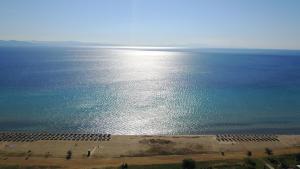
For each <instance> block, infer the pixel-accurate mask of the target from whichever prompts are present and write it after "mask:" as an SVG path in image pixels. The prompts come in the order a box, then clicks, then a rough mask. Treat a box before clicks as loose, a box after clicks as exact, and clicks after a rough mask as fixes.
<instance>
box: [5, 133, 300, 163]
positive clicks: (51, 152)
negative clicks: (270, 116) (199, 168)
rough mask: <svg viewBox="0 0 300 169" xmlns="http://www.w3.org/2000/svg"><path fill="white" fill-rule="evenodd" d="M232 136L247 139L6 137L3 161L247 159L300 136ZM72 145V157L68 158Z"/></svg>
mask: <svg viewBox="0 0 300 169" xmlns="http://www.w3.org/2000/svg"><path fill="white" fill-rule="evenodd" d="M222 136H223V135H222ZM224 136H226V135H224ZM232 136H234V137H237V138H244V141H242V140H240V139H239V140H240V141H218V139H217V136H216V135H190V136H185V135H181V136H179V135H178V136H176V135H174V136H150V135H140V136H138V135H112V136H111V139H110V140H106V141H70V140H40V141H32V142H7V141H5V142H4V141H2V142H0V157H1V158H0V164H6V165H10V164H11V165H25V166H32V165H38V166H43V165H45V166H60V167H63V168H75V169H76V168H78V169H79V168H104V167H109V166H114V167H115V166H119V165H120V164H122V163H123V162H126V163H129V164H130V165H147V164H165V163H180V162H181V161H182V160H183V159H185V158H192V159H194V160H196V161H213V160H238V159H244V158H246V157H247V152H248V151H251V152H252V156H253V157H264V156H267V154H266V152H265V151H266V150H265V149H266V148H269V149H271V150H272V152H273V154H274V155H281V154H294V153H299V152H300V136H299V135H278V136H277V135H276V138H277V139H278V141H276V140H274V141H272V140H265V141H263V140H256V139H253V140H251V139H248V141H247V138H259V137H263V136H262V135H232ZM272 137H273V136H272ZM255 140H256V141H255ZM69 150H70V151H72V157H71V158H70V159H69V160H67V159H66V156H67V151H69ZM88 151H89V153H90V156H89V157H88Z"/></svg>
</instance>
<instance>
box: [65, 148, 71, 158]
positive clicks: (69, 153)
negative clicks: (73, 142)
mask: <svg viewBox="0 0 300 169" xmlns="http://www.w3.org/2000/svg"><path fill="white" fill-rule="evenodd" d="M71 158H72V151H71V150H69V151H68V152H67V156H66V159H67V160H70V159H71Z"/></svg>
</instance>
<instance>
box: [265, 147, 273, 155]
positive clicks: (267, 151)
mask: <svg viewBox="0 0 300 169" xmlns="http://www.w3.org/2000/svg"><path fill="white" fill-rule="evenodd" d="M265 150H266V153H267V154H268V155H272V154H273V151H272V150H271V149H269V148H266V149H265Z"/></svg>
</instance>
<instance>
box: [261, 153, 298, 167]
mask: <svg viewBox="0 0 300 169" xmlns="http://www.w3.org/2000/svg"><path fill="white" fill-rule="evenodd" d="M298 157H299V154H293V155H281V156H270V157H268V158H266V159H265V161H266V162H268V163H270V164H271V165H272V166H273V167H274V168H289V167H291V168H295V166H296V165H297V164H299V162H300V161H298V160H299V159H298Z"/></svg>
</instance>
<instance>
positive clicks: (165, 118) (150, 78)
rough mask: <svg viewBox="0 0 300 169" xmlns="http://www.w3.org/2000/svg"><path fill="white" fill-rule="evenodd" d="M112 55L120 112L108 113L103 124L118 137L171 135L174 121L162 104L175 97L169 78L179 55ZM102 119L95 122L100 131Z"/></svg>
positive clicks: (124, 52)
mask: <svg viewBox="0 0 300 169" xmlns="http://www.w3.org/2000/svg"><path fill="white" fill-rule="evenodd" d="M111 54H112V56H114V57H116V58H117V62H116V64H117V66H116V71H117V76H114V78H115V80H113V79H112V80H113V81H114V83H113V85H115V86H116V88H115V91H114V92H115V93H114V94H115V95H116V96H117V100H116V102H118V103H116V104H118V105H117V107H118V108H117V110H114V111H112V112H108V113H107V117H105V122H104V123H107V125H109V128H107V129H108V130H112V131H113V132H114V133H117V134H157V133H161V132H162V130H164V133H170V132H171V131H168V130H170V127H167V126H166V124H168V125H170V123H171V122H172V121H174V120H171V118H172V116H171V115H170V112H169V110H168V106H167V105H163V104H161V101H166V99H167V98H170V97H172V96H171V95H172V94H173V93H171V91H172V90H170V88H171V87H172V86H170V85H169V84H168V83H169V82H168V78H167V76H168V74H169V73H172V72H170V70H171V69H172V60H173V59H176V57H177V56H178V55H179V53H178V52H174V51H158V50H133V49H117V50H112V51H111ZM118 84H120V85H118ZM100 118H101V117H98V118H97V117H96V118H95V119H94V124H96V126H97V127H98V128H99V127H103V119H100ZM96 130H97V129H96Z"/></svg>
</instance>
